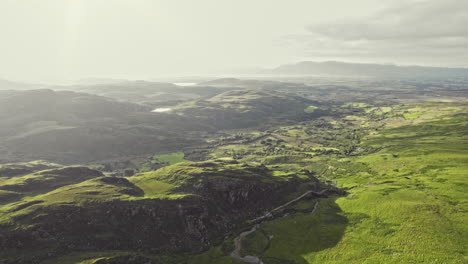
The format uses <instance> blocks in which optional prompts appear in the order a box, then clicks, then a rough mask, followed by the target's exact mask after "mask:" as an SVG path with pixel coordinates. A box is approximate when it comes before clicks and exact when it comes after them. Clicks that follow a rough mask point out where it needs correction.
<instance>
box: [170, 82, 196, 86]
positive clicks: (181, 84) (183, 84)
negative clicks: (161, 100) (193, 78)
mask: <svg viewBox="0 0 468 264" xmlns="http://www.w3.org/2000/svg"><path fill="white" fill-rule="evenodd" d="M174 84H175V85H178V86H194V85H197V83H193V82H180V83H174Z"/></svg>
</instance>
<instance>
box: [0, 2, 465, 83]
mask: <svg viewBox="0 0 468 264" xmlns="http://www.w3.org/2000/svg"><path fill="white" fill-rule="evenodd" d="M466 25H468V0H386V1H382V0H352V1H351V0H327V1H324V0H196V1H195V0H0V34H1V38H0V78H1V79H10V80H16V81H30V82H31V81H34V82H56V81H64V80H73V79H81V78H91V77H94V78H127V79H152V78H158V77H161V76H168V75H196V74H218V73H226V72H235V71H245V70H248V69H256V68H269V67H276V66H279V65H281V64H288V63H294V62H299V61H307V60H310V61H327V60H337V61H349V62H364V63H365V62H368V63H393V64H402V65H409V64H411V65H433V66H446V67H468V27H467V26H466Z"/></svg>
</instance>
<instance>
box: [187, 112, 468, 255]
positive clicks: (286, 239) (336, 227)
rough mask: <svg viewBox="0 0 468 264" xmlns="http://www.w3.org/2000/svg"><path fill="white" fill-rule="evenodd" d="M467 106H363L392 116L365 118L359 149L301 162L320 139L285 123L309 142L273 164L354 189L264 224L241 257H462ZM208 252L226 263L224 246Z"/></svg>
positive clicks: (295, 137) (294, 136)
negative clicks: (308, 209) (376, 120)
mask: <svg viewBox="0 0 468 264" xmlns="http://www.w3.org/2000/svg"><path fill="white" fill-rule="evenodd" d="M347 107H358V108H360V107H365V106H364V105H361V104H357V105H347ZM467 109H468V105H467V104H466V103H430V104H422V105H418V106H411V107H409V106H408V107H405V106H398V107H395V108H394V109H392V110H390V109H388V108H385V109H373V110H371V111H367V113H366V114H369V113H371V112H374V113H375V111H379V112H380V114H381V115H383V114H386V115H390V116H389V117H388V118H386V119H383V120H382V121H380V122H379V123H374V124H371V123H370V120H369V116H366V115H364V116H361V118H363V119H364V121H366V120H368V121H367V123H365V124H364V126H366V127H368V128H369V131H368V133H367V136H364V137H362V139H361V140H360V142H359V143H358V144H357V147H358V148H359V149H362V151H361V152H360V153H359V152H354V153H353V154H351V155H340V154H331V155H312V157H310V158H304V155H302V156H301V150H304V149H310V150H311V149H312V148H309V147H310V146H312V145H313V144H312V143H309V142H308V141H309V140H310V141H315V142H317V137H315V138H314V136H309V137H307V136H306V135H305V134H300V133H298V131H294V130H295V129H293V128H291V129H284V130H283V133H282V137H281V138H282V139H284V140H285V141H286V144H289V145H291V146H293V145H296V146H297V144H296V143H300V142H301V141H303V142H302V145H303V147H302V149H301V148H295V149H294V150H293V151H294V153H295V155H297V156H298V157H300V158H298V159H293V160H290V164H285V161H286V160H276V161H275V162H271V166H274V167H276V168H279V169H282V170H284V171H287V170H294V169H297V166H301V167H303V168H308V169H310V170H315V171H317V172H322V173H323V175H321V176H322V177H323V178H324V179H328V180H333V181H335V182H336V183H337V184H338V186H340V187H343V188H346V189H347V192H348V195H347V196H345V197H337V198H329V199H325V200H324V199H322V200H321V201H320V204H319V205H318V207H317V210H316V211H315V212H314V213H296V214H293V215H290V216H287V217H283V218H280V219H277V220H274V221H270V222H267V223H264V224H262V225H261V227H260V228H259V229H258V230H257V231H256V232H255V233H253V234H251V235H249V237H247V238H246V239H245V240H244V241H243V248H242V251H241V253H243V254H244V255H256V256H261V257H262V260H263V261H264V262H265V263H301V264H305V263H466V262H467V261H468V258H467V252H466V245H467V244H468V225H467V224H466V223H467V221H468V214H467V209H468V206H467V198H468V195H467V187H468V186H467V184H468V151H467V146H468V144H467V143H468V129H467V124H468V114H467V112H466V110H467ZM395 117H397V118H395ZM374 128H377V130H375V129H374ZM341 141H342V140H341ZM324 145H325V144H324ZM335 145H336V147H338V149H341V148H340V145H341V146H343V145H345V144H335ZM256 147H257V148H258V145H257V146H256ZM243 148H244V149H246V148H247V149H248V148H249V147H248V146H243ZM251 148H254V146H251ZM310 150H309V151H310ZM367 150H372V151H367ZM375 150H377V151H375ZM310 152H313V151H310ZM302 154H303V153H302ZM301 157H302V158H301ZM271 158H273V157H272V156H268V157H264V158H263V157H260V158H258V157H257V159H262V160H268V159H271ZM245 159H252V157H250V158H248V157H245ZM279 161H281V162H282V164H276V165H273V164H275V163H279ZM324 168H325V170H324ZM277 173H278V174H282V173H281V172H277ZM284 173H286V172H283V174H284ZM207 254H208V255H209V256H211V259H212V261H211V262H210V261H208V259H206V254H205V255H202V256H204V257H205V258H202V257H199V258H202V259H203V260H204V261H205V262H204V263H230V262H222V261H223V260H224V257H222V254H221V253H219V249H218V251H216V250H215V249H214V250H212V251H210V252H209V253H207ZM193 263H202V262H200V261H199V260H198V259H196V258H195V259H194V260H193Z"/></svg>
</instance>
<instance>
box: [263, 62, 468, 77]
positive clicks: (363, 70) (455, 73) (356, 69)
mask: <svg viewBox="0 0 468 264" xmlns="http://www.w3.org/2000/svg"><path fill="white" fill-rule="evenodd" d="M263 73H266V74H280V75H322V76H323V75H326V76H368V77H384V78H457V77H468V68H444V67H424V66H399V65H391V64H370V63H348V62H339V61H326V62H314V61H303V62H299V63H295V64H285V65H281V66H279V67H277V68H274V69H270V70H266V71H264V72H263Z"/></svg>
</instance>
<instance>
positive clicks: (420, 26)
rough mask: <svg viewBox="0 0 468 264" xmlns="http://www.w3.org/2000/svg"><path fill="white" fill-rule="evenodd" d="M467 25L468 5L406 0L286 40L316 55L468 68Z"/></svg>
mask: <svg viewBox="0 0 468 264" xmlns="http://www.w3.org/2000/svg"><path fill="white" fill-rule="evenodd" d="M467 25H468V1H465V0H425V1H421V0H420V1H406V2H405V3H401V2H400V4H399V5H394V6H391V7H388V8H386V9H383V10H381V11H379V12H377V13H374V14H370V15H369V16H367V17H360V18H348V19H342V20H339V21H332V22H328V23H320V24H314V25H309V26H308V27H307V34H303V35H289V36H286V37H285V39H283V40H284V41H285V42H284V43H285V45H299V46H302V48H303V49H305V50H306V55H308V56H313V57H334V58H336V57H346V58H354V59H356V60H359V59H361V58H366V59H367V60H369V59H372V58H374V59H375V60H386V61H389V60H390V61H392V62H396V63H399V62H401V63H424V64H427V63H431V64H439V65H448V64H450V65H451V66H460V65H464V66H468V64H467V63H468V61H467V58H468V27H467ZM396 60H398V61H396Z"/></svg>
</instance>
